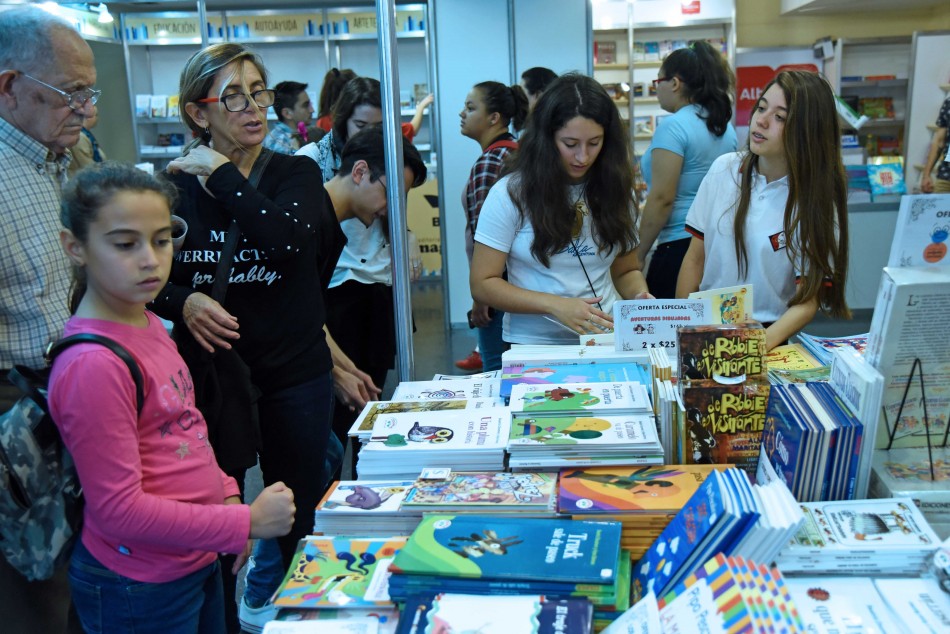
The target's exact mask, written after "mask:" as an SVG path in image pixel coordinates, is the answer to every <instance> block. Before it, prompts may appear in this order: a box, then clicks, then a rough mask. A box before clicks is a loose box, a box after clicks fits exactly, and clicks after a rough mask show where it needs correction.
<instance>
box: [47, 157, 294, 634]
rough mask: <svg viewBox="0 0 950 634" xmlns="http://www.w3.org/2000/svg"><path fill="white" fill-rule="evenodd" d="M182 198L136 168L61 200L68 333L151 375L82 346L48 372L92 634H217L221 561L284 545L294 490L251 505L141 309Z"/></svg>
mask: <svg viewBox="0 0 950 634" xmlns="http://www.w3.org/2000/svg"><path fill="white" fill-rule="evenodd" d="M174 196H175V189H174V188H173V187H172V186H170V185H169V184H167V183H165V182H163V181H160V180H158V179H156V178H154V177H152V176H150V175H148V174H146V173H144V172H141V171H139V170H136V169H135V168H133V167H131V166H125V165H121V164H118V163H103V164H101V165H98V166H95V167H91V168H88V169H85V170H82V171H81V172H80V173H79V174H78V175H77V176H76V177H75V178H74V179H73V180H71V181H70V183H69V185H68V187H67V189H66V191H65V192H64V195H63V205H62V222H63V225H64V226H65V228H64V229H63V231H62V233H61V242H62V245H63V249H64V250H65V252H66V255H67V256H68V257H69V259H70V260H71V261H72V263H73V265H74V270H75V273H76V279H75V283H74V287H73V295H72V297H71V300H70V309H71V311H72V313H73V316H72V317H71V318H70V319H69V321H68V322H67V323H66V327H65V334H67V335H71V334H75V333H79V332H88V333H96V334H99V335H103V336H106V337H108V338H110V339H113V340H115V341H116V342H118V343H119V344H120V345H121V346H122V347H124V348H125V349H126V350H127V351H128V352H129V353H130V354H131V356H132V357H133V359H134V360H135V362H136V364H137V365H138V367H139V369H140V371H141V373H142V378H143V388H144V402H143V407H142V409H141V413H140V414H139V413H138V412H137V403H136V396H135V383H134V381H133V379H132V377H131V375H130V373H129V370H128V368H127V367H126V366H125V364H124V363H123V362H122V361H121V360H120V359H119V358H118V357H117V356H115V355H114V354H113V353H112V352H111V351H109V350H108V349H106V348H104V347H102V346H99V345H96V344H80V345H76V346H73V347H71V348H69V349H68V350H66V351H64V352H63V353H62V354H61V355H60V356H59V357H58V358H57V359H56V362H55V364H54V365H53V370H52V375H51V378H50V394H49V402H50V408H51V412H52V415H53V419H54V420H55V421H56V424H57V426H58V427H59V430H60V433H61V434H62V437H63V441H64V442H65V444H66V447H67V448H68V449H69V451H70V453H71V454H72V456H73V459H74V460H75V463H76V468H77V470H78V472H79V479H80V482H81V484H82V486H83V492H84V497H85V509H84V513H83V528H82V535H81V539H80V541H79V543H77V545H76V548H75V551H74V552H73V557H72V561H71V563H70V569H69V581H70V588H71V590H72V595H73V603H74V604H75V606H76V609H77V612H78V614H79V618H80V620H81V622H82V625H83V628H84V629H86V630H87V631H90V632H101V631H109V632H133V631H134V632H139V633H141V632H202V633H204V632H215V633H218V632H221V633H223V632H224V631H225V626H224V596H223V591H222V589H221V571H220V569H219V566H218V563H217V553H218V552H228V553H243V554H244V556H243V557H239V558H238V562H237V564H236V567H238V568H239V567H240V566H241V565H243V563H244V559H246V556H247V553H248V552H249V551H248V539H249V538H257V537H262V538H268V537H277V536H280V535H285V534H287V533H288V532H289V531H290V528H291V526H292V524H293V514H294V510H295V509H294V504H293V494H292V492H291V491H290V490H289V489H288V488H287V487H286V486H284V485H283V483H277V484H274V485H272V486H270V487H268V488H266V489H265V490H264V491H263V492H262V493H261V495H260V496H259V497H258V498H257V499H256V500H255V501H254V503H253V504H251V505H244V504H241V500H240V497H239V494H238V486H237V483H236V482H235V481H234V479H233V478H230V477H228V476H226V475H225V474H224V473H223V472H222V471H221V469H220V468H219V467H218V464H217V462H216V460H215V456H214V452H213V451H212V449H211V445H210V443H209V442H208V429H207V426H206V425H205V421H204V419H203V418H202V416H201V413H200V412H199V411H198V409H197V408H196V407H195V404H194V391H193V388H192V382H191V377H190V375H189V373H188V368H187V367H186V366H185V363H184V361H183V360H182V359H181V357H180V356H179V355H178V351H177V349H176V347H175V344H174V343H173V342H172V340H171V338H170V337H169V336H168V334H167V333H166V331H165V328H164V326H163V325H162V323H161V321H160V320H159V319H158V318H157V317H156V316H155V315H153V314H152V313H151V312H149V311H147V310H146V309H145V305H146V303H147V302H150V301H151V300H153V299H154V298H155V296H156V294H157V293H158V292H159V290H161V289H162V287H163V286H164V285H165V282H166V281H167V279H168V273H169V270H170V268H171V263H172V239H171V231H172V229H171V213H170V211H169V209H170V207H171V203H172V201H173V199H174Z"/></svg>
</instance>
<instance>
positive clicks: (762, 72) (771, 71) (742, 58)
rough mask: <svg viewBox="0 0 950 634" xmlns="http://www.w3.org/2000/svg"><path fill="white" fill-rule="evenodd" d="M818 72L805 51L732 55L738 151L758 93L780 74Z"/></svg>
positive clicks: (745, 51) (754, 50) (771, 50)
mask: <svg viewBox="0 0 950 634" xmlns="http://www.w3.org/2000/svg"><path fill="white" fill-rule="evenodd" d="M792 69H801V70H811V71H815V72H818V70H819V68H818V66H817V65H816V64H815V57H814V53H812V49H811V47H810V46H808V47H787V48H786V47H782V48H747V49H739V50H737V51H736V134H737V136H738V138H739V147H742V146H743V145H745V139H746V137H747V136H748V132H749V117H750V115H751V114H752V108H753V107H754V106H755V104H756V102H757V101H758V100H759V97H761V96H762V89H763V88H764V87H765V85H766V84H767V83H769V81H771V80H772V78H773V77H775V75H776V74H778V73H779V72H780V71H783V70H792Z"/></svg>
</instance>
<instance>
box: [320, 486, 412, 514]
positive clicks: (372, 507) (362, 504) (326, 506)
mask: <svg viewBox="0 0 950 634" xmlns="http://www.w3.org/2000/svg"><path fill="white" fill-rule="evenodd" d="M412 485H413V480H338V481H336V482H334V483H333V484H331V485H330V488H329V489H327V492H326V495H324V496H323V499H322V500H320V502H319V504H317V513H334V514H344V515H350V514H352V515H370V514H371V515H382V514H389V513H398V512H399V506H400V504H402V501H403V500H404V499H405V497H406V494H407V492H408V491H409V489H410V488H412Z"/></svg>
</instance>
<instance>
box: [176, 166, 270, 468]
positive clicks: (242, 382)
mask: <svg viewBox="0 0 950 634" xmlns="http://www.w3.org/2000/svg"><path fill="white" fill-rule="evenodd" d="M271 156H272V153H271V152H270V151H269V150H261V155H260V156H259V157H258V159H257V161H256V162H255V163H254V167H253V169H252V170H251V174H250V176H249V177H248V179H247V180H248V182H249V183H250V184H251V185H253V186H254V187H257V184H258V183H259V182H260V179H261V175H262V174H263V173H264V169H265V168H266V167H267V164H268V163H269V162H270V158H271ZM240 237H241V228H240V227H239V226H238V223H237V221H232V222H231V226H230V227H229V228H228V234H227V239H226V240H225V243H224V247H223V248H222V249H221V257H220V259H219V260H218V266H217V268H216V269H215V274H214V284H213V285H212V287H211V298H212V299H214V300H215V301H216V302H218V303H219V304H221V305H222V306H223V305H224V298H225V295H226V294H227V288H228V277H229V273H230V270H231V264H232V263H233V262H234V253H235V251H236V250H237V243H238V239H239V238H240ZM172 338H173V339H174V340H175V343H176V344H177V345H178V352H179V353H180V354H181V356H182V358H183V359H184V360H185V363H186V364H187V365H188V370H189V371H190V372H191V378H192V382H193V383H194V390H195V406H196V407H197V408H198V409H199V410H200V411H201V414H202V415H203V416H204V418H205V422H206V423H207V425H208V436H209V441H210V442H211V446H212V447H213V448H214V453H215V456H216V458H217V460H218V465H219V466H220V467H221V469H222V470H223V471H224V472H225V473H236V472H239V471H241V470H244V469H249V468H251V467H253V466H254V465H255V464H257V454H258V452H259V451H260V448H261V426H260V419H259V416H258V411H257V401H258V399H260V396H261V391H260V389H259V388H258V387H257V386H256V385H254V383H253V382H252V381H251V370H250V368H249V367H248V366H247V364H246V363H244V360H243V359H241V356H240V355H239V354H238V353H237V351H236V350H234V349H233V348H231V349H229V350H228V349H224V348H219V349H217V350H215V351H214V353H210V352H208V351H207V350H205V349H204V348H202V347H201V346H200V345H198V342H196V341H195V339H194V337H192V335H191V332H190V331H189V330H188V327H187V326H185V325H184V324H182V323H179V324H176V325H175V328H174V329H173V330H172Z"/></svg>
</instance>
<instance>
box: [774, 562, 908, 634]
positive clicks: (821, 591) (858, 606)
mask: <svg viewBox="0 0 950 634" xmlns="http://www.w3.org/2000/svg"><path fill="white" fill-rule="evenodd" d="M785 586H786V588H788V591H789V593H790V594H791V595H792V600H793V601H794V602H795V605H796V606H797V607H798V611H799V613H800V614H801V618H802V620H803V621H804V623H805V630H804V631H807V632H816V633H820V634H832V633H838V632H862V633H882V634H883V633H886V632H903V631H905V630H904V629H903V628H902V627H900V626H899V625H898V624H897V623H895V622H894V620H893V618H892V617H891V614H890V611H889V610H888V609H887V607H886V606H885V604H884V601H882V600H881V597H880V595H879V594H878V593H877V590H875V588H874V583H873V582H872V581H871V580H870V579H864V578H861V577H831V576H821V577H785Z"/></svg>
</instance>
